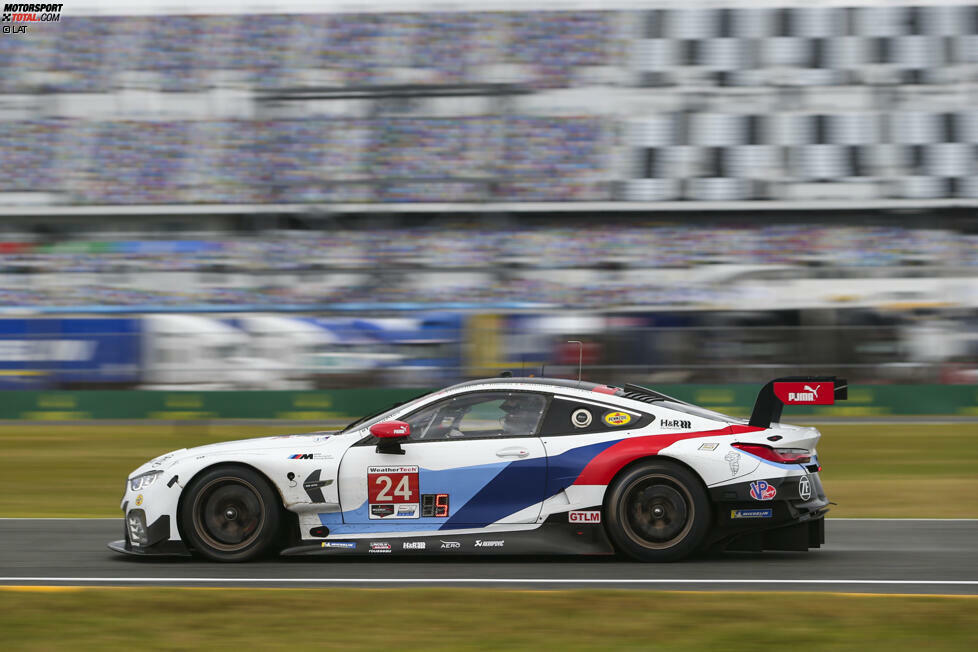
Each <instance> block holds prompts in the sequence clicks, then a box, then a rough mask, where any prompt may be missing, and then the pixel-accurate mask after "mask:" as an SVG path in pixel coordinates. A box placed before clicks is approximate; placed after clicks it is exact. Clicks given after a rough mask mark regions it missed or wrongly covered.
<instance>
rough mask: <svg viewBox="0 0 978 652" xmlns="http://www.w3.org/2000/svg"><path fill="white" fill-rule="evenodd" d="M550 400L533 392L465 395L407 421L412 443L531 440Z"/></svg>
mask: <svg viewBox="0 0 978 652" xmlns="http://www.w3.org/2000/svg"><path fill="white" fill-rule="evenodd" d="M546 406H547V399H546V397H545V396H544V395H542V394H534V393H530V392H479V393H473V394H463V395H461V396H455V397H452V398H449V399H445V400H443V401H439V402H438V403H435V404H434V405H430V406H428V407H426V408H422V409H421V410H419V411H417V412H415V413H414V414H412V415H409V416H407V417H405V418H404V421H406V422H407V423H408V424H410V425H411V438H410V440H409V441H435V440H442V441H443V440H446V439H448V440H451V439H464V438H469V439H484V438H486V437H529V436H532V435H535V434H536V432H537V428H538V427H539V425H540V420H541V419H542V418H543V413H544V411H545V409H546Z"/></svg>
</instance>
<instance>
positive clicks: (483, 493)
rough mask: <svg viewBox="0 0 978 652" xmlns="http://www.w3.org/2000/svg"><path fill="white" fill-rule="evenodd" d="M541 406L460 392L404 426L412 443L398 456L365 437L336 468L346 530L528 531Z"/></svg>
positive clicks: (530, 397)
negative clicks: (519, 527) (503, 526)
mask: <svg viewBox="0 0 978 652" xmlns="http://www.w3.org/2000/svg"><path fill="white" fill-rule="evenodd" d="M548 400H549V399H548V397H547V395H545V394H541V393H537V392H520V391H482V392H467V393H462V394H456V395H454V396H451V397H448V398H445V399H442V400H439V401H436V402H434V403H429V404H428V405H426V406H424V407H422V408H419V409H418V410H416V411H415V412H413V413H411V414H408V415H406V416H403V417H401V419H400V420H402V421H405V422H407V423H408V424H409V425H410V427H411V434H410V436H409V437H408V439H407V440H405V441H403V442H402V443H401V449H402V450H403V451H404V453H403V455H400V454H392V453H380V452H378V451H377V440H376V439H375V438H373V437H367V438H365V439H364V440H363V441H361V442H359V443H358V444H356V445H354V446H352V447H351V448H350V449H349V450H348V451H347V453H346V454H345V455H344V457H343V459H342V461H341V462H340V471H339V486H340V503H341V506H342V509H343V520H344V522H345V523H358V524H363V525H364V529H365V530H367V531H396V530H410V531H425V530H439V529H462V528H481V527H485V526H486V525H489V524H491V523H507V524H508V523H534V522H536V519H537V517H538V516H539V515H540V502H541V501H542V500H543V499H544V497H545V496H544V495H543V493H544V490H545V487H546V475H547V459H546V453H545V451H544V447H543V443H542V442H541V440H540V438H539V437H537V432H538V430H539V427H540V422H541V421H542V417H543V414H544V412H545V411H546V407H547V403H548Z"/></svg>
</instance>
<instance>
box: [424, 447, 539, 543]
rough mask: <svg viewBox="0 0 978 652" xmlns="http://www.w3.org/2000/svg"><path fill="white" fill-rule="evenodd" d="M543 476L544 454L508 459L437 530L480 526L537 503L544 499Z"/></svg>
mask: <svg viewBox="0 0 978 652" xmlns="http://www.w3.org/2000/svg"><path fill="white" fill-rule="evenodd" d="M546 479H547V458H546V457H535V458H531V459H527V460H518V461H516V462H510V463H509V464H508V465H507V466H506V468H504V469H503V470H502V471H501V472H500V473H499V474H498V475H497V476H496V477H494V478H493V479H492V480H490V481H489V482H488V483H486V485H485V486H484V487H482V489H481V490H480V491H479V492H478V493H476V494H475V495H474V496H472V499H471V500H469V501H468V502H466V503H465V504H464V505H462V507H461V508H459V509H458V511H456V512H455V513H454V514H453V515H452V516H451V517H450V518H449V519H448V520H447V521H445V522H444V524H443V525H442V526H441V527H440V528H439V529H441V530H452V529H459V528H469V527H473V526H476V527H482V526H485V525H489V524H490V523H494V522H496V521H498V520H499V519H501V518H504V517H506V516H508V515H510V514H514V513H516V512H518V511H520V510H521V509H525V508H527V507H529V506H530V505H533V504H534V503H539V502H541V501H542V500H543V499H544V498H546V496H545V495H544V492H545V491H546Z"/></svg>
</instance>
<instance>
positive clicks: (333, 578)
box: [0, 518, 978, 595]
mask: <svg viewBox="0 0 978 652" xmlns="http://www.w3.org/2000/svg"><path fill="white" fill-rule="evenodd" d="M122 526H123V523H122V519H26V518H25V519H0V585H71V586H77V585H83V586H89V585H91V586H104V585H124V586H140V585H156V586H238V587H326V586H361V587H396V586H470V587H488V586H495V587H506V588H513V589H569V588H585V587H590V588H632V589H635V588H639V589H661V590H730V591H838V592H847V593H916V594H959V595H978V554H976V553H978V519H971V520H927V519H917V520H909V519H906V520H903V519H901V520H888V519H879V520H876V519H828V521H827V522H826V544H825V545H824V546H823V547H822V548H821V549H818V550H810V551H808V552H764V553H724V554H720V555H714V556H710V557H703V558H694V559H691V560H687V561H684V562H680V563H674V564H640V563H634V562H630V561H625V560H622V559H618V558H615V557H557V556H554V557H539V556H534V557H522V556H521V557H504V556H495V557H491V558H478V557H471V556H468V557H466V556H452V555H451V554H446V555H445V556H443V557H438V558H432V557H426V558H420V557H415V558H412V557H407V556H390V557H386V556H384V557H381V556H374V557H369V558H367V557H299V558H282V559H274V560H268V561H262V562H256V563H250V564H215V563H208V562H204V561H200V560H197V559H186V558H174V559H160V558H153V559H144V558H133V557H126V556H123V555H119V554H116V553H113V552H111V551H110V550H108V549H107V548H106V547H105V546H106V543H108V542H109V541H112V540H116V539H119V538H121V537H122Z"/></svg>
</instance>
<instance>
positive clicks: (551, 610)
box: [0, 588, 978, 652]
mask: <svg viewBox="0 0 978 652" xmlns="http://www.w3.org/2000/svg"><path fill="white" fill-rule="evenodd" d="M976 616H978V599H975V598H974V597H967V596H963V597H962V596H957V597H951V596H948V597H941V596H936V597H935V596H870V595H845V594H831V593H777V594H772V593H697V592H686V593H683V592H651V591H523V592H519V591H496V590H493V591H485V590H475V589H172V588H171V589H157V588H78V589H72V588H60V589H50V588H49V589H37V588H33V589H27V590H19V589H3V590H0V632H2V633H3V634H2V638H3V641H4V649H5V650H8V651H9V650H48V649H50V650H61V649H72V650H89V649H90V650H104V649H129V650H142V649H153V650H190V649H238V650H243V649H248V650H266V649H283V650H284V649H290V650H302V649H307V650H308V649H342V650H350V649H374V650H380V649H397V650H459V649H473V650H500V649H533V650H670V651H673V650H765V649H766V650H773V649H797V650H840V651H845V650H853V651H858V652H865V651H866V650H923V649H926V650H974V649H978V627H976V626H975V622H976Z"/></svg>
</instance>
